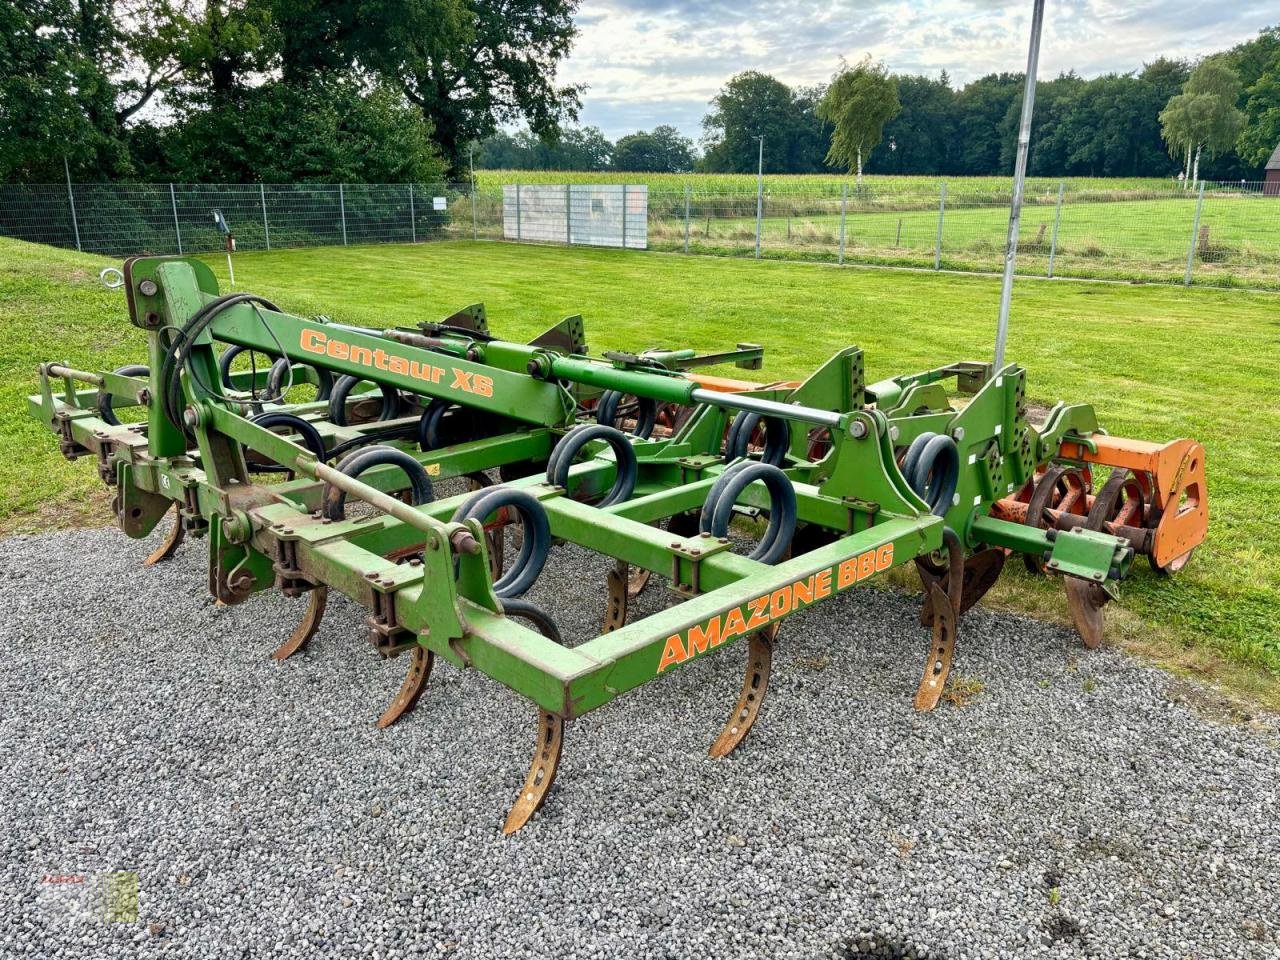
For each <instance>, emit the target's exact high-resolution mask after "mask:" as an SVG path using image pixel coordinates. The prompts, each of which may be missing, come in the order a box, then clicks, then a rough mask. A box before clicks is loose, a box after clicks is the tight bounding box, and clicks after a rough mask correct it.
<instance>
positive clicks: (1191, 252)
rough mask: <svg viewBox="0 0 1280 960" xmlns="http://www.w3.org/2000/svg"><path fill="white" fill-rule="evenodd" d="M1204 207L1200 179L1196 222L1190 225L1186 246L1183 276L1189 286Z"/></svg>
mask: <svg viewBox="0 0 1280 960" xmlns="http://www.w3.org/2000/svg"><path fill="white" fill-rule="evenodd" d="M1203 209H1204V181H1203V180H1201V181H1200V192H1199V193H1198V194H1197V195H1196V222H1195V224H1194V225H1193V226H1192V227H1191V245H1190V246H1189V247H1187V275H1186V276H1185V277H1183V279H1182V283H1183V285H1184V286H1188V287H1189V286H1191V271H1192V270H1193V269H1194V268H1195V264H1196V241H1197V240H1199V239H1200V212H1201V211H1202V210H1203Z"/></svg>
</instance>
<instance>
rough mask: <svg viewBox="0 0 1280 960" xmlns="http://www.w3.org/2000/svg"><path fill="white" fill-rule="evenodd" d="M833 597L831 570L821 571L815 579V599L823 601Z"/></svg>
mask: <svg viewBox="0 0 1280 960" xmlns="http://www.w3.org/2000/svg"><path fill="white" fill-rule="evenodd" d="M829 596H831V569H830V568H827V569H826V570H821V571H819V572H818V573H817V575H816V576H814V578H813V598H814V599H815V600H822V599H825V598H826V597H829Z"/></svg>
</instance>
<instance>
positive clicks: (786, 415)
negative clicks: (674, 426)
mask: <svg viewBox="0 0 1280 960" xmlns="http://www.w3.org/2000/svg"><path fill="white" fill-rule="evenodd" d="M689 399H690V400H693V401H695V402H697V403H706V404H710V405H711V406H713V407H724V408H726V409H728V410H746V411H748V412H750V413H758V414H760V415H761V416H762V417H782V418H783V419H785V420H799V421H800V422H802V423H812V424H815V425H817V426H820V427H838V426H839V425H840V420H841V418H842V417H843V416H844V414H842V413H835V412H833V411H831V410H818V409H816V408H814V407H802V406H798V405H796V406H793V405H792V404H789V403H779V402H778V401H777V400H763V399H761V398H760V397H745V396H743V395H742V394H738V393H722V392H719V391H716V390H703V389H702V388H700V387H699V388H698V389H696V390H692V391H690V393H689Z"/></svg>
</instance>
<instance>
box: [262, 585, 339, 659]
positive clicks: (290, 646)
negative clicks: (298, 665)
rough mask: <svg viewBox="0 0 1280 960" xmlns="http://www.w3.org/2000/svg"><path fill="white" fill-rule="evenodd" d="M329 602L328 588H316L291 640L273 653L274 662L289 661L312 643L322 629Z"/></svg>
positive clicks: (308, 598) (291, 635)
mask: <svg viewBox="0 0 1280 960" xmlns="http://www.w3.org/2000/svg"><path fill="white" fill-rule="evenodd" d="M328 602H329V588H328V587H316V588H315V589H314V590H312V591H311V593H310V595H309V596H308V597H307V611H306V613H304V614H303V615H302V620H301V622H299V624H298V626H297V627H295V628H294V631H293V633H292V634H290V635H289V639H288V640H286V641H285V642H284V643H282V644H280V646H278V647H276V648H275V650H273V651H272V653H271V659H272V660H275V661H280V660H287V659H289V658H290V657H292V656H293V655H294V654H295V653H297V652H298V651H299V650H302V649H304V648H305V647H306V645H307V644H308V643H310V642H311V638H312V637H314V636H315V635H316V631H317V630H319V629H320V621H321V620H322V619H324V608H325V605H326V604H327V603H328Z"/></svg>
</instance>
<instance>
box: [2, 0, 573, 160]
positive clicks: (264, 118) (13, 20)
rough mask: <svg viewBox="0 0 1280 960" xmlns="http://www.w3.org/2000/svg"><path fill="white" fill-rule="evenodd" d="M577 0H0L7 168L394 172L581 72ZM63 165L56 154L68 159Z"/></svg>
mask: <svg viewBox="0 0 1280 960" xmlns="http://www.w3.org/2000/svg"><path fill="white" fill-rule="evenodd" d="M576 7H577V0H5V2H3V3H0V179H5V180H16V181H49V180H58V179H61V178H62V176H63V173H64V169H69V170H70V173H71V175H72V176H73V177H74V178H76V179H78V180H103V181H107V180H129V179H139V180H157V181H165V180H171V181H178V182H201V181H205V182H209V181H214V182H219V181H220V182H232V183H237V182H253V181H264V182H296V181H319V180H328V181H334V180H339V181H353V182H404V181H409V180H416V181H431V180H439V179H441V178H442V177H444V176H446V175H454V176H457V175H459V174H460V172H461V171H463V170H464V169H465V162H466V161H465V156H466V153H467V151H468V146H469V145H470V144H471V143H473V142H475V141H479V140H483V139H484V138H486V137H488V136H489V135H490V134H492V133H493V132H494V131H495V130H497V129H499V128H500V127H501V126H503V125H504V124H511V123H515V122H521V121H523V122H525V123H527V124H528V125H529V127H530V128H531V129H532V130H533V131H534V133H535V134H536V135H538V136H540V137H543V138H545V139H553V138H555V137H556V136H557V134H558V131H559V130H560V129H561V128H562V127H564V126H565V125H567V124H569V123H571V122H573V121H575V120H576V119H577V116H578V110H579V107H580V105H581V94H582V89H581V88H579V87H576V86H571V85H565V84H560V83H558V82H557V81H556V79H555V69H556V66H557V64H558V63H560V62H561V61H562V60H563V59H564V57H565V56H566V55H567V54H568V52H569V48H570V44H571V43H572V40H573V38H574V36H575V35H576V28H575V26H574V23H573V14H574V12H575V9H576ZM64 164H65V168H64Z"/></svg>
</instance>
